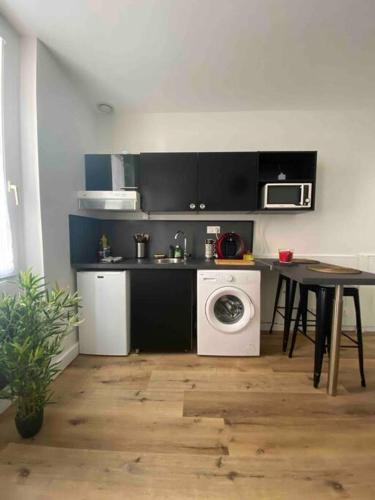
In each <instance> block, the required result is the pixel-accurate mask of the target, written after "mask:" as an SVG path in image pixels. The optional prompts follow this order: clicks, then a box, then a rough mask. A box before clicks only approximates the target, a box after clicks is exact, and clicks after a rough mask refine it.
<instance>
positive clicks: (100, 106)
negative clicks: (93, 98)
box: [96, 102, 113, 115]
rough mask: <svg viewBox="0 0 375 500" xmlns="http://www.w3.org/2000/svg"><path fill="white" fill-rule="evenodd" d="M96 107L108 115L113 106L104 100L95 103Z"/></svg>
mask: <svg viewBox="0 0 375 500" xmlns="http://www.w3.org/2000/svg"><path fill="white" fill-rule="evenodd" d="M96 107H97V108H98V111H100V112H101V113H104V114H106V115H109V114H110V113H112V112H113V106H111V105H110V104H107V103H105V102H101V103H99V104H97V106H96Z"/></svg>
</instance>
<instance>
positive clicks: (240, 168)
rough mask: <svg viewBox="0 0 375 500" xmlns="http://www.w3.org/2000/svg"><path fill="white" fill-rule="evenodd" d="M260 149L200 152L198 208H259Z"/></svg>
mask: <svg viewBox="0 0 375 500" xmlns="http://www.w3.org/2000/svg"><path fill="white" fill-rule="evenodd" d="M257 182H258V153H199V154H198V209H199V210H207V211H214V210H220V211H248V210H255V209H256V208H257V191H258V189H257Z"/></svg>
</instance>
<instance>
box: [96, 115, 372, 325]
mask: <svg viewBox="0 0 375 500" xmlns="http://www.w3.org/2000/svg"><path fill="white" fill-rule="evenodd" d="M112 120H113V121H112V123H105V124H103V129H102V131H101V141H102V142H101V150H102V151H107V152H109V151H112V152H114V151H122V150H123V149H126V150H128V151H130V152H134V153H136V152H140V151H241V150H244V151H257V150H266V151H267V150H280V151H283V150H317V151H318V178H317V198H316V210H315V211H314V212H311V213H306V214H300V215H281V214H276V215H268V214H267V215H263V214H262V215H249V216H248V217H249V219H253V220H255V221H256V237H255V248H254V250H255V253H256V254H258V255H268V254H273V253H275V252H276V251H277V248H278V247H282V246H288V247H292V248H294V249H295V252H296V253H297V254H300V255H312V256H317V257H319V258H321V259H322V260H326V261H337V262H340V263H347V264H349V265H356V264H358V265H359V263H360V261H361V262H362V261H363V259H361V258H360V257H359V254H375V218H374V213H375V196H374V192H375V191H374V188H375V141H374V137H375V111H374V110H372V111H366V112H365V111H264V112H263V111H254V112H250V111H249V112H239V113H238V112H236V113H230V112H228V113H169V114H160V113H149V114H126V113H122V112H117V113H115V114H114V116H113V119H112ZM218 217H219V218H220V217H221V216H220V215H219V216H218ZM272 284H273V282H272V279H271V278H266V285H267V286H265V287H264V294H263V299H264V300H263V310H264V313H263V321H264V322H267V321H268V319H269V314H270V307H271V300H270V298H271V297H273V290H272V288H271V286H272ZM373 303H374V301H373ZM368 316H369V315H367V317H368ZM372 316H373V315H372ZM369 321H370V320H369ZM374 324H375V318H372V325H369V324H367V326H368V327H369V326H373V325H374Z"/></svg>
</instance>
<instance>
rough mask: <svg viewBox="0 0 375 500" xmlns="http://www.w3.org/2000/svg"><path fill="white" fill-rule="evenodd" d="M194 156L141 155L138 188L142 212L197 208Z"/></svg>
mask: <svg viewBox="0 0 375 500" xmlns="http://www.w3.org/2000/svg"><path fill="white" fill-rule="evenodd" d="M197 158H198V156H197V154H196V153H141V159H140V169H139V187H140V193H141V197H142V209H143V210H144V211H145V212H167V211H170V212H181V211H184V212H186V211H190V210H195V209H196V203H197Z"/></svg>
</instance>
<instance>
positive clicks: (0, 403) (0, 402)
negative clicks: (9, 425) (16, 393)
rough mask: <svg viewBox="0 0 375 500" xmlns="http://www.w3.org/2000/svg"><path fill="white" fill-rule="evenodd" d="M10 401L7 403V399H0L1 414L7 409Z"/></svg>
mask: <svg viewBox="0 0 375 500" xmlns="http://www.w3.org/2000/svg"><path fill="white" fill-rule="evenodd" d="M10 404H11V403H10V401H8V400H7V399H1V400H0V413H3V411H5V410H6V409H7V408H9V406H10Z"/></svg>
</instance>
